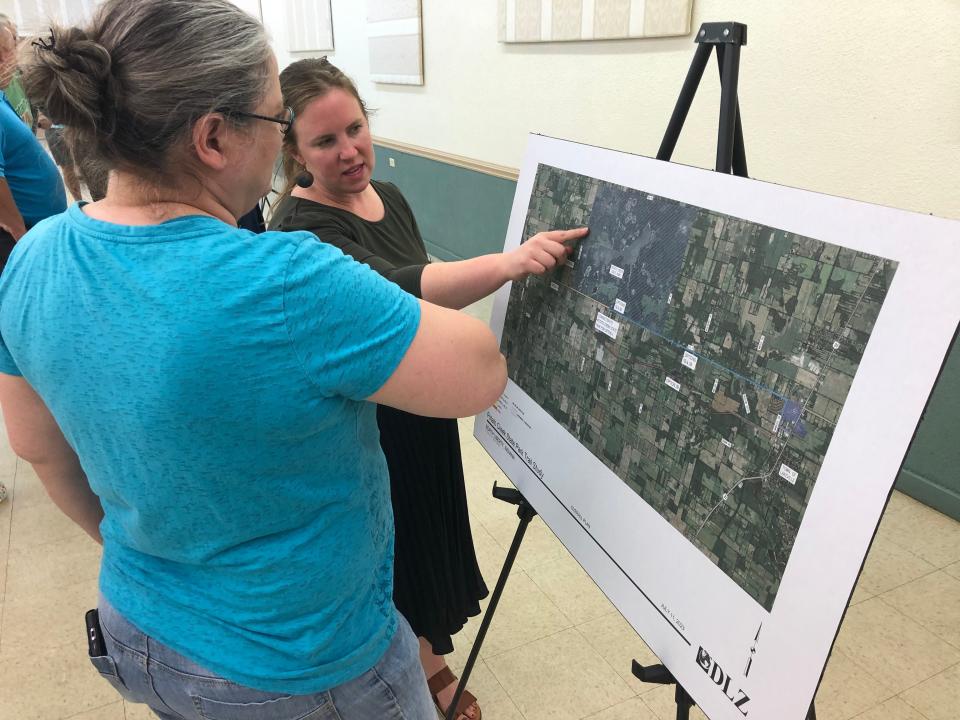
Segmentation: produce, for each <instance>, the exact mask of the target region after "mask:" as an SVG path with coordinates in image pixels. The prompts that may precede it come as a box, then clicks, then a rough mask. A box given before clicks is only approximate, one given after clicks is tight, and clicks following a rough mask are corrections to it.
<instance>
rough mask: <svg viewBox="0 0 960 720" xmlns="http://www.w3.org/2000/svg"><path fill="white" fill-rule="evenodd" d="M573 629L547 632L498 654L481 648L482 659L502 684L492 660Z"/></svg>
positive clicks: (567, 628)
mask: <svg viewBox="0 0 960 720" xmlns="http://www.w3.org/2000/svg"><path fill="white" fill-rule="evenodd" d="M572 629H573V626H572V625H570V626H569V627H565V628H561V629H560V630H557V631H555V632H551V633H547V634H546V635H542V636H541V637H538V638H535V639H534V640H529V641H527V642H525V643H522V644H520V645H517V646H516V647H512V648H510V649H509V650H503V651H501V652H498V653H497V654H496V655H484V654H483V650H482V649H481V650H480V659H482V660H485V661H487V667H488V668H489V670H490V672H491V673H493V676H494V677H495V678H497V682H499V683H500V684H501V685H503V683H502V682H500V678H498V677H497V674H496V673H495V672H493V667H491V666H490V663H489V661H490V660H496V659H497V658H499V657H502V656H504V655H506V654H507V653H512V652H516V651H517V650H519V649H521V648H525V647H527V645H532V644H533V643H536V642H540V641H542V640H546V639H547V638H552V637H554V636H555V635H559V634H560V633H562V632H567V631H568V630H572ZM591 647H593V646H592V645H591ZM504 689H506V688H504Z"/></svg>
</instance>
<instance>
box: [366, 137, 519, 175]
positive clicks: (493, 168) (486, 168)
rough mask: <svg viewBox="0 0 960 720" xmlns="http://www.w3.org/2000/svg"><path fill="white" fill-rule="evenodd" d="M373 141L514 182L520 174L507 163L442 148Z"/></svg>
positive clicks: (380, 139)
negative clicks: (491, 161)
mask: <svg viewBox="0 0 960 720" xmlns="http://www.w3.org/2000/svg"><path fill="white" fill-rule="evenodd" d="M373 142H374V144H375V145H379V146H380V147H384V148H389V149H391V150H397V151H399V152H403V153H407V154H409V155H416V156H418V157H423V158H427V159H428V160H436V161H437V162H442V163H446V164H447V165H453V166H455V167H462V168H466V169H467V170H474V171H476V172H481V173H484V174H486V175H492V176H493V177H498V178H503V179H504V180H510V181H512V182H516V181H517V177H518V176H519V175H520V171H519V170H517V169H516V168H512V167H507V166H505V165H494V164H493V163H488V162H483V161H482V160H474V159H473V158H468V157H463V156H462V155H454V154H453V153H446V152H442V151H441V150H431V149H430V148H425V147H420V146H418V145H409V144H407V143H403V142H398V141H396V140H389V139H387V138H382V137H374V138H373Z"/></svg>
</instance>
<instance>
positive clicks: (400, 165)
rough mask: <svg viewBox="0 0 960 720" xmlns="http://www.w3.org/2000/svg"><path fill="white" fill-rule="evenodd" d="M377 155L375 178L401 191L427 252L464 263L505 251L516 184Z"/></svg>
mask: <svg viewBox="0 0 960 720" xmlns="http://www.w3.org/2000/svg"><path fill="white" fill-rule="evenodd" d="M375 150H376V154H377V166H376V172H375V173H374V176H375V177H376V178H377V179H378V180H387V181H389V182H392V183H396V185H397V186H399V188H400V189H401V190H402V191H403V195H404V197H406V198H407V201H408V202H409V203H410V207H412V208H413V212H414V213H415V214H416V216H417V223H418V224H419V225H420V234H421V235H423V241H424V243H425V244H426V246H427V252H429V253H430V254H431V255H433V256H435V257H438V258H440V259H441V260H463V259H465V258H470V257H476V256H477V255H483V254H485V253H492V252H499V251H500V250H501V249H502V248H503V239H504V237H505V236H506V234H507V222H508V221H509V220H510V207H511V205H513V194H514V192H515V190H516V183H514V182H513V181H511V180H504V179H502V178H497V177H493V176H492V175H487V174H485V173H480V172H476V171H474V170H466V169H464V168H460V167H455V166H453V165H448V164H446V163H442V162H437V161H436V160H429V159H427V158H423V157H419V156H417V155H411V154H409V153H403V152H399V151H397V150H392V149H390V148H384V147H379V146H376V147H375ZM390 158H393V159H394V161H395V163H396V167H390V163H389V159H390Z"/></svg>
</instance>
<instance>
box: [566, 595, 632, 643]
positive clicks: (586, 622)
mask: <svg viewBox="0 0 960 720" xmlns="http://www.w3.org/2000/svg"><path fill="white" fill-rule="evenodd" d="M601 592H602V591H601ZM604 597H607V596H606V595H604ZM607 599H608V600H610V598H607ZM614 613H616V614H617V615H619V616H620V617H623V613H621V612H620V611H619V610H617V606H616V605H614V604H613V601H612V600H610V609H609V610H608V611H607V612H605V613H604V614H603V615H598V616H597V617H595V618H590V619H589V620H584V621H583V622H582V623H576V624H575V625H574V627H575V628H577V629H578V630H580V628H582V627H583V626H584V625H589V624H590V623H595V622H597V621H598V620H603V618H605V617H610V616H611V615H613V614H614ZM624 621H625V622H626V618H624ZM627 624H628V625H630V623H629V622H627ZM630 629H631V630H633V625H630ZM633 631H634V632H635V633H636V632H637V631H636V630H633ZM580 632H581V634H582V633H583V631H582V630H581V631H580ZM637 637H640V634H639V633H637ZM640 639H641V640H643V638H640Z"/></svg>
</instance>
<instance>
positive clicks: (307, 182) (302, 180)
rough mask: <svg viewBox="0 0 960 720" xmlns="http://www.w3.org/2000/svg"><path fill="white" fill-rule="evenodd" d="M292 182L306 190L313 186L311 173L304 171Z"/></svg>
mask: <svg viewBox="0 0 960 720" xmlns="http://www.w3.org/2000/svg"><path fill="white" fill-rule="evenodd" d="M294 182H296V184H297V185H299V186H300V187H302V188H308V187H310V186H311V185H313V173H312V172H310V171H309V170H304V171H303V172H302V173H300V174H299V175H297V178H296V180H295V181H294Z"/></svg>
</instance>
